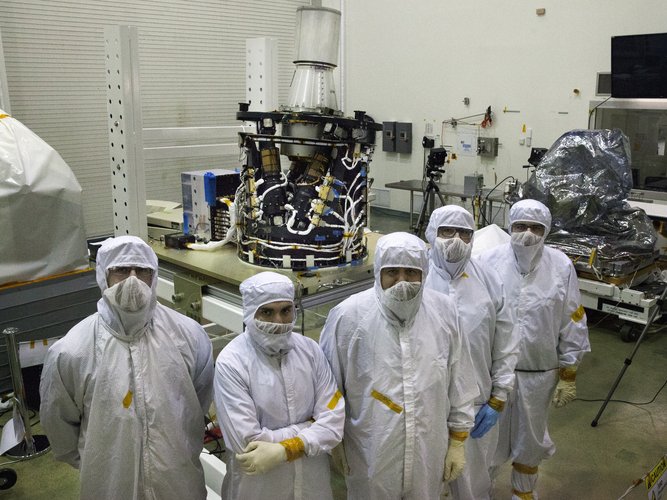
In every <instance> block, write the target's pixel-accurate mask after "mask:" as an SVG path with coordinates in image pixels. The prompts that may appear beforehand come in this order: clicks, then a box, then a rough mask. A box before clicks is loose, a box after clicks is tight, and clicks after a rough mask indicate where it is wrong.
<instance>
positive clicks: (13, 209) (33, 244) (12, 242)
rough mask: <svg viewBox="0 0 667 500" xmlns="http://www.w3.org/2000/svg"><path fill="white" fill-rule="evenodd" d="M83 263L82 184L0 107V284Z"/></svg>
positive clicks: (50, 150)
mask: <svg viewBox="0 0 667 500" xmlns="http://www.w3.org/2000/svg"><path fill="white" fill-rule="evenodd" d="M87 266H88V251H87V248H86V234H85V231H84V227H83V210H82V207H81V186H80V185H79V183H78V182H77V180H76V178H75V177H74V174H73V173H72V171H71V170H70V168H69V166H68V165H67V163H65V160H63V159H62V158H61V156H60V155H59V154H58V153H57V152H56V151H55V150H54V149H53V148H52V147H51V146H49V145H48V144H47V143H46V142H44V141H43V140H42V139H40V138H39V137H38V136H37V135H35V134H34V133H33V132H32V131H31V130H30V129H28V128H27V127H26V126H25V125H23V124H22V123H21V122H20V121H18V120H16V119H14V118H12V117H10V116H7V115H6V114H5V113H4V112H3V111H2V110H1V109H0V286H1V285H3V284H7V283H14V282H23V281H32V280H35V279H37V278H44V277H47V276H53V275H56V274H61V273H65V272H68V271H74V270H77V269H85V268H86V267H87Z"/></svg>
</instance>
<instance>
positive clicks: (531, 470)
mask: <svg viewBox="0 0 667 500" xmlns="http://www.w3.org/2000/svg"><path fill="white" fill-rule="evenodd" d="M512 467H514V470H515V471H517V472H518V473H519V474H537V465H535V466H532V465H525V464H520V463H518V462H512Z"/></svg>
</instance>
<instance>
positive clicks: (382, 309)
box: [320, 233, 478, 500]
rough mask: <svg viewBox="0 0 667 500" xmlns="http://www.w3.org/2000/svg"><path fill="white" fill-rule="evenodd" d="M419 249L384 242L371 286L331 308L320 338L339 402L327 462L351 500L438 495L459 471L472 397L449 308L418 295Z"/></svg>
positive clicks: (434, 297) (401, 241)
mask: <svg viewBox="0 0 667 500" xmlns="http://www.w3.org/2000/svg"><path fill="white" fill-rule="evenodd" d="M427 272H428V255H427V249H426V244H425V243H424V242H423V241H422V240H421V239H419V238H417V237H416V236H414V235H412V234H407V233H392V234H388V235H385V236H383V237H381V238H380V239H379V240H378V242H377V247H376V249H375V285H374V287H373V288H372V289H370V290H366V291H363V292H360V293H357V294H355V295H353V296H351V297H349V298H347V299H346V300H345V301H343V302H342V303H340V304H339V305H338V306H336V307H335V308H334V309H332V310H331V312H330V313H329V316H328V318H327V321H326V323H325V325H324V329H323V331H322V334H321V337H320V345H321V346H322V349H323V351H324V353H325V355H326V356H327V358H328V359H329V362H330V364H331V367H332V369H333V373H334V375H335V377H336V381H337V382H338V386H339V387H341V388H342V390H343V394H344V395H345V402H346V408H345V411H346V417H345V434H344V441H343V445H342V446H340V447H338V448H337V449H336V451H335V453H334V455H335V456H334V458H335V459H337V460H336V461H337V462H338V463H339V464H340V465H341V468H342V469H343V472H344V473H345V474H346V477H345V480H346V483H347V494H348V499H357V498H358V499H363V500H373V499H382V500H385V499H399V498H401V499H420V500H421V499H425V498H438V497H439V495H440V494H441V492H442V490H443V488H444V483H443V479H444V480H445V481H449V480H452V479H454V478H455V477H456V476H457V475H458V474H460V473H461V471H462V470H463V467H464V465H465V451H464V441H465V439H466V437H467V436H468V431H469V430H470V429H471V428H472V426H473V418H474V415H473V401H474V399H475V397H476V396H477V395H478V390H477V385H476V384H475V380H474V378H473V377H472V373H473V372H472V367H471V360H470V354H469V352H468V347H467V343H466V342H465V341H464V339H463V337H462V335H461V333H460V332H459V328H458V324H457V318H456V307H455V305H454V303H453V302H452V301H451V300H450V299H449V298H448V297H446V296H444V295H442V294H440V293H438V292H435V291H433V290H425V289H424V287H423V286H422V281H423V280H424V279H425V278H426V275H427Z"/></svg>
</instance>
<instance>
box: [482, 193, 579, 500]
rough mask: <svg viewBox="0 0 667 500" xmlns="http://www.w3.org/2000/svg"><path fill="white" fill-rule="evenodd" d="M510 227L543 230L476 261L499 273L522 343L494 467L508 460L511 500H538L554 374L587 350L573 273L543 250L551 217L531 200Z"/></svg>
mask: <svg viewBox="0 0 667 500" xmlns="http://www.w3.org/2000/svg"><path fill="white" fill-rule="evenodd" d="M509 222H510V228H511V227H512V225H513V224H514V223H517V222H525V223H529V224H541V225H542V226H544V236H541V237H540V236H539V235H537V234H532V232H531V231H526V232H525V233H513V236H512V241H510V242H509V243H507V244H504V245H501V246H498V247H496V248H494V249H491V250H489V251H488V252H486V253H484V254H482V255H481V256H480V258H481V261H482V262H483V263H484V264H485V265H487V266H490V267H493V268H494V269H496V270H497V271H498V274H499V275H500V277H501V279H502V281H503V283H504V285H505V291H506V293H507V301H508V303H509V305H510V307H511V308H512V310H513V311H514V317H515V328H516V329H517V330H518V333H519V335H520V338H521V345H520V349H519V360H518V362H517V366H516V385H515V390H514V392H513V393H512V394H511V395H510V398H509V400H508V404H507V406H506V408H505V410H504V411H503V413H502V415H501V420H500V437H499V445H498V450H497V454H496V463H498V464H501V463H503V462H504V461H506V460H507V459H508V458H511V459H512V462H513V465H514V467H513V470H512V488H513V493H514V498H537V494H536V493H535V484H536V482H537V470H538V465H539V464H540V462H541V461H542V460H543V459H545V458H548V457H549V456H551V455H552V454H553V453H554V451H555V446H554V444H553V442H552V441H551V439H550V437H549V432H548V429H547V420H548V410H549V403H550V402H551V398H552V395H553V394H554V390H555V388H556V384H557V382H558V378H559V372H560V375H561V377H563V374H564V373H567V372H569V371H574V370H576V367H577V366H578V365H579V363H580V362H581V360H582V358H583V356H584V354H585V353H586V352H588V351H590V344H589V341H588V327H587V325H586V313H585V311H584V308H583V306H582V305H581V299H580V294H579V282H578V280H577V274H576V272H575V270H574V266H573V265H572V262H571V261H570V259H569V258H568V257H567V256H566V255H565V254H564V253H562V252H561V251H559V250H556V249H553V248H550V247H548V246H545V245H544V238H545V237H546V235H547V234H548V233H549V229H550V227H551V214H550V213H549V209H548V208H547V207H546V206H544V205H543V204H542V203H540V202H538V201H536V200H522V201H519V202H517V203H516V204H514V205H513V206H512V208H511V209H510V214H509ZM514 235H516V236H517V237H516V238H515V236H514ZM535 241H536V243H535ZM526 242H528V243H533V244H529V245H526V244H525V243H526ZM530 495H532V497H531V496H530Z"/></svg>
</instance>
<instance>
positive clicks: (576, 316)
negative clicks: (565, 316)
mask: <svg viewBox="0 0 667 500" xmlns="http://www.w3.org/2000/svg"><path fill="white" fill-rule="evenodd" d="M585 315H586V311H585V310H584V306H582V305H581V304H580V305H579V307H577V310H576V311H574V312H573V313H572V315H571V316H570V318H572V321H574V322H575V323H577V322H579V321H581V320H582V319H584V316H585Z"/></svg>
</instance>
